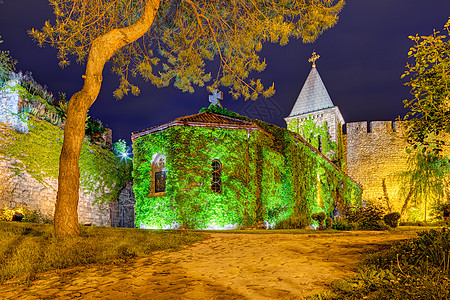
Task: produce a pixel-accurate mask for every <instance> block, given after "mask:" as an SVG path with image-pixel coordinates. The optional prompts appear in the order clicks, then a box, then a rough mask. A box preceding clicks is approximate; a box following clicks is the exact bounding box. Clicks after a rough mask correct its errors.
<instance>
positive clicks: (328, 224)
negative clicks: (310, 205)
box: [325, 217, 333, 229]
mask: <svg viewBox="0 0 450 300" xmlns="http://www.w3.org/2000/svg"><path fill="white" fill-rule="evenodd" d="M331 226H333V219H331V218H330V217H328V218H326V219H325V229H330V228H331Z"/></svg>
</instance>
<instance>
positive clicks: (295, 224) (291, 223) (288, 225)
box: [275, 215, 308, 229]
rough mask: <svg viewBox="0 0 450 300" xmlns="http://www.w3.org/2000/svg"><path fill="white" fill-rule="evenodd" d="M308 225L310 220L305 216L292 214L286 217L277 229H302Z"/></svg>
mask: <svg viewBox="0 0 450 300" xmlns="http://www.w3.org/2000/svg"><path fill="white" fill-rule="evenodd" d="M307 225H308V220H307V218H306V217H305V216H303V215H300V216H291V217H290V218H289V219H284V220H282V221H281V222H279V223H278V224H277V225H276V226H275V229H302V228H305V227H306V226H307Z"/></svg>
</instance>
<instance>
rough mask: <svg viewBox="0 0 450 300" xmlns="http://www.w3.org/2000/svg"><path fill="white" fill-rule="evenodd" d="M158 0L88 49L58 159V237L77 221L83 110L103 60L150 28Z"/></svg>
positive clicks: (73, 229)
mask: <svg viewBox="0 0 450 300" xmlns="http://www.w3.org/2000/svg"><path fill="white" fill-rule="evenodd" d="M159 3H160V0H147V1H146V4H145V8H144V11H143V13H142V15H141V17H140V18H139V20H137V21H136V22H135V23H134V24H132V25H130V26H128V27H125V28H120V29H113V30H111V31H109V32H107V33H105V34H104V35H101V36H99V37H97V38H96V39H95V40H94V41H93V43H92V46H91V49H90V51H89V57H88V61H87V64H86V74H85V75H84V76H83V78H84V85H83V88H82V90H81V91H79V92H77V93H75V94H74V95H73V96H72V98H71V99H70V101H69V109H68V113H67V121H66V126H65V128H64V142H63V147H62V151H61V156H60V159H59V177H58V193H57V198H56V208H55V235H56V237H58V238H63V237H66V236H76V235H78V234H79V233H80V228H79V225H78V212H77V209H78V198H79V186H80V170H79V166H78V160H79V158H80V152H81V143H82V142H83V138H84V134H85V132H84V123H85V119H86V114H87V110H88V109H89V107H91V105H92V104H93V103H94V101H95V100H96V99H97V96H98V94H99V92H100V88H101V85H102V80H103V78H102V73H103V68H104V66H105V64H106V62H107V61H108V60H109V59H110V58H111V57H112V56H113V54H114V52H116V51H117V50H118V49H120V48H121V47H123V46H125V45H127V44H129V43H132V42H134V41H135V40H137V39H138V38H140V37H141V36H143V35H144V34H145V33H146V32H147V31H148V30H149V28H150V26H151V25H152V23H153V20H154V18H155V15H156V12H157V11H158V8H159Z"/></svg>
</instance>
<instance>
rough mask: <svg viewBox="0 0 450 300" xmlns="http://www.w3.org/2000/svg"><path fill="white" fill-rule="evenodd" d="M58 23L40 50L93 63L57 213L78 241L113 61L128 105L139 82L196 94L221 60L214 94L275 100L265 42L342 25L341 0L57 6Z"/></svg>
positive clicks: (64, 161)
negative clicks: (92, 117) (91, 131)
mask: <svg viewBox="0 0 450 300" xmlns="http://www.w3.org/2000/svg"><path fill="white" fill-rule="evenodd" d="M49 2H50V4H51V5H52V6H53V8H54V15H55V17H56V23H55V24H54V25H51V24H50V22H49V21H47V22H45V25H44V27H43V28H42V30H41V31H38V30H35V29H32V30H31V31H30V34H31V35H32V36H33V37H34V38H35V39H36V40H37V41H38V42H39V45H41V46H42V45H43V44H45V43H49V44H51V45H52V46H54V47H56V48H57V49H58V58H59V60H60V65H61V66H62V67H64V66H67V65H68V64H69V62H70V60H69V56H70V55H74V56H76V58H77V60H78V61H79V62H84V61H86V62H87V63H86V72H85V74H84V75H83V78H84V80H85V81H84V85H83V88H82V89H81V91H79V92H77V93H76V94H74V95H73V96H72V98H71V99H70V100H69V107H68V112H67V120H66V126H65V129H64V143H63V147H62V152H61V157H60V164H59V166H60V170H59V176H58V193H57V200H56V209H55V233H56V236H57V237H64V236H67V235H70V236H74V235H78V234H79V232H80V229H79V226H78V214H77V207H78V196H79V195H78V193H79V176H80V174H79V168H78V159H79V155H80V151H81V142H82V141H83V137H84V121H85V118H86V113H87V110H88V109H89V107H90V106H91V105H92V104H93V103H94V101H95V100H96V98H97V96H98V93H99V92H100V87H101V84H102V72H103V69H104V66H105V64H106V62H108V61H109V60H112V62H113V71H114V72H115V73H116V74H117V75H118V76H119V78H120V85H119V87H118V89H116V91H115V92H114V96H115V97H116V98H122V97H123V96H124V95H127V94H128V93H129V92H131V93H132V94H134V95H137V94H139V88H138V87H137V86H136V85H134V84H132V82H131V78H132V77H133V76H136V75H140V76H142V77H143V78H144V79H145V80H147V81H151V82H152V83H153V84H155V85H156V86H158V87H162V86H167V85H169V84H170V83H171V82H173V84H174V86H175V87H177V88H179V89H181V90H183V91H188V92H190V93H192V92H194V87H193V86H194V85H197V86H204V85H205V83H206V82H207V81H209V80H210V79H211V78H212V77H211V75H210V74H209V73H206V71H205V67H206V66H205V62H206V61H210V60H214V58H215V57H217V58H218V62H219V64H218V69H217V74H216V77H215V79H214V80H213V82H212V84H211V88H215V87H217V86H218V85H223V86H226V87H229V89H230V93H231V94H232V95H233V97H235V98H238V97H240V96H243V97H244V98H245V99H248V98H252V99H256V98H257V97H258V95H263V96H265V97H269V96H271V95H273V93H274V92H275V90H274V88H273V85H272V86H271V87H269V88H267V89H266V88H264V86H263V84H262V83H261V81H260V80H258V79H248V77H249V75H250V73H251V72H252V71H262V70H264V68H265V67H266V63H265V61H264V60H260V57H259V55H258V52H259V51H260V50H261V49H262V44H263V43H264V42H268V41H270V42H273V43H279V44H280V45H285V44H286V43H287V42H288V41H289V39H290V38H292V37H293V38H301V39H302V40H303V41H304V42H312V41H314V40H315V39H316V38H317V37H318V36H319V35H320V34H321V33H322V32H323V31H324V30H325V29H328V28H330V27H332V26H333V25H334V24H336V22H337V20H338V13H339V12H340V10H341V9H342V7H343V5H344V1H343V0H340V1H337V2H336V3H335V1H333V0H316V1H295V0H286V1H267V0H252V1H246V0H245V1H236V0H220V1H219V0H83V1H81V0H51V1H49Z"/></svg>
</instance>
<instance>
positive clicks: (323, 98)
mask: <svg viewBox="0 0 450 300" xmlns="http://www.w3.org/2000/svg"><path fill="white" fill-rule="evenodd" d="M330 107H334V104H333V102H332V101H331V98H330V95H328V92H327V89H326V88H325V85H324V84H323V82H322V79H321V78H320V75H319V72H318V71H317V68H316V67H314V66H313V67H312V68H311V71H310V72H309V75H308V78H306V81H305V84H304V85H303V88H302V90H301V91H300V94H299V95H298V98H297V101H296V102H295V104H294V107H293V108H292V111H291V113H290V114H289V117H293V116H297V115H302V114H306V113H310V112H313V111H317V110H322V109H325V108H330Z"/></svg>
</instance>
